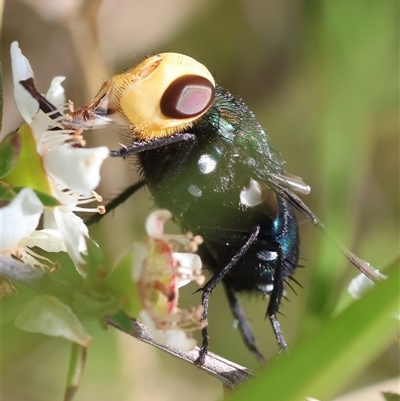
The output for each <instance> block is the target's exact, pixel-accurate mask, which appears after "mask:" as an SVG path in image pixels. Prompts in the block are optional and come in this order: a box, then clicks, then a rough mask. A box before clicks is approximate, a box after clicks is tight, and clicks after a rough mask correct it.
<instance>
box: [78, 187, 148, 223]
mask: <svg viewBox="0 0 400 401" xmlns="http://www.w3.org/2000/svg"><path fill="white" fill-rule="evenodd" d="M144 185H146V181H144V180H141V181H138V182H135V183H134V184H133V185H131V186H130V187H128V188H126V189H125V190H124V191H123V192H122V193H120V194H119V195H118V196H117V197H116V198H114V199H113V200H112V201H111V202H110V203H109V204H108V205H107V206H106V212H105V213H103V214H100V213H95V214H94V215H92V216H91V217H89V219H87V220H86V222H85V224H86V225H87V226H90V225H92V224H95V223H98V222H99V221H100V220H101V219H102V218H103V217H104V216H105V215H106V214H108V213H110V212H111V211H112V210H114V209H116V208H117V207H118V206H119V205H120V204H121V203H124V202H125V201H126V200H127V199H128V198H129V197H131V196H132V195H133V194H134V193H135V192H137V191H138V190H139V189H140V188H142V187H143V186H144Z"/></svg>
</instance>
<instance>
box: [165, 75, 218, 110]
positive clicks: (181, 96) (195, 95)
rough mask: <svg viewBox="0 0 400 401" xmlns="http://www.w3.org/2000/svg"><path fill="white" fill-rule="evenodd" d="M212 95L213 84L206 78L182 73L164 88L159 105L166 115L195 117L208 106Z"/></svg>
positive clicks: (213, 91)
mask: <svg viewBox="0 0 400 401" xmlns="http://www.w3.org/2000/svg"><path fill="white" fill-rule="evenodd" d="M214 97H215V88H214V85H213V84H212V83H211V82H210V81H209V80H208V79H207V78H204V77H201V76H198V75H183V76H182V77H179V78H177V79H175V81H173V82H172V83H171V85H170V86H169V87H168V88H167V89H166V91H165V92H164V94H163V96H162V98H161V103H160V107H161V111H162V113H163V114H164V115H165V116H166V117H170V118H189V117H195V116H197V115H199V114H201V113H203V112H204V111H206V110H207V109H208V108H209V107H210V105H211V103H212V102H213V100H214Z"/></svg>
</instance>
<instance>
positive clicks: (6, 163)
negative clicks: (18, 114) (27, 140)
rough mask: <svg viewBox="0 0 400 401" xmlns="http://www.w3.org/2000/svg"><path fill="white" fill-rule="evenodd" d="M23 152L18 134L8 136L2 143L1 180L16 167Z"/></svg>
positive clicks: (0, 152)
mask: <svg viewBox="0 0 400 401" xmlns="http://www.w3.org/2000/svg"><path fill="white" fill-rule="evenodd" d="M20 152H21V137H20V135H19V134H18V132H12V133H10V134H8V135H7V136H6V137H5V138H4V139H3V141H2V142H1V143H0V155H1V157H0V178H2V177H4V176H6V175H7V174H9V173H10V172H11V170H12V169H13V168H14V167H15V165H16V164H17V161H18V157H19V154H20Z"/></svg>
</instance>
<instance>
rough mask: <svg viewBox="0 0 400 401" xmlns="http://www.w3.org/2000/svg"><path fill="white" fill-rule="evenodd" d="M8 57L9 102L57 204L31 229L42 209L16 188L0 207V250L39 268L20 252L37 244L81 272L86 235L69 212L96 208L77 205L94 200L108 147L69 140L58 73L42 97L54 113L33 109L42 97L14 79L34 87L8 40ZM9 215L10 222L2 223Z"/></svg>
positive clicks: (28, 68)
mask: <svg viewBox="0 0 400 401" xmlns="http://www.w3.org/2000/svg"><path fill="white" fill-rule="evenodd" d="M11 59H12V70H13V81H14V95H15V101H16V104H17V107H18V109H19V111H20V113H21V115H22V117H23V118H24V120H25V121H26V123H27V124H28V125H29V127H30V128H29V129H30V132H31V133H32V134H33V136H34V138H35V141H36V150H37V152H38V154H39V155H40V156H41V158H42V164H43V166H44V170H45V174H46V175H47V178H46V179H47V180H48V187H49V188H50V190H49V191H50V193H49V195H51V196H52V197H54V198H55V199H56V200H57V201H58V202H59V205H58V206H55V207H53V208H52V209H46V210H45V218H44V224H43V225H44V229H43V230H40V231H35V229H36V228H37V225H38V222H39V218H40V216H41V214H42V212H43V209H44V207H43V205H42V204H41V202H40V201H39V199H38V198H37V196H36V195H35V193H34V191H33V190H32V189H24V190H22V191H21V192H20V194H18V196H17V197H15V198H14V199H13V201H11V202H10V204H9V205H7V206H5V207H3V208H1V212H2V215H1V216H2V219H3V221H2V241H3V244H2V245H3V246H2V253H8V254H14V255H16V256H18V257H21V258H22V259H23V260H24V261H25V262H26V263H28V264H30V265H40V266H41V267H43V265H42V264H41V263H40V262H38V261H37V260H35V259H33V260H32V259H30V258H28V256H26V255H30V256H31V257H32V256H33V255H34V254H33V252H32V251H30V250H29V247H32V246H38V247H40V248H42V249H44V250H46V251H49V252H59V251H67V252H68V254H69V255H70V257H71V259H72V260H73V262H74V263H75V266H76V267H77V269H78V271H79V272H80V273H81V274H84V266H83V264H84V260H83V258H82V255H81V253H85V252H86V250H87V249H86V238H87V237H88V236H89V234H88V229H87V227H86V226H85V224H84V223H83V220H82V219H81V218H80V217H78V216H76V215H75V214H74V212H76V211H87V212H96V211H98V209H96V208H84V207H82V205H83V204H86V203H89V202H93V201H94V200H95V197H94V195H93V190H94V189H95V188H96V187H97V186H98V184H99V181H100V173H99V172H100V167H101V165H102V162H103V161H104V160H105V159H106V158H107V157H108V154H109V150H108V149H107V148H106V147H98V148H91V149H86V148H81V147H77V146H76V143H75V142H74V133H75V132H74V131H73V130H71V129H65V128H64V127H63V119H62V117H61V118H60V117H59V116H60V115H61V116H62V115H63V113H62V109H63V108H64V105H65V94H64V89H63V87H62V86H61V83H62V81H63V80H64V78H63V77H56V78H54V79H53V81H52V83H51V86H50V89H49V90H48V92H47V100H46V101H48V102H49V104H50V105H52V108H54V111H53V112H50V113H49V115H46V114H45V113H43V111H41V110H40V108H39V106H40V104H39V100H38V99H41V100H43V97H41V98H40V96H41V95H40V94H39V93H38V94H37V96H36V98H35V95H34V94H32V93H30V92H28V91H27V90H26V89H25V88H24V87H23V86H22V85H21V84H20V81H26V80H28V82H30V83H31V84H32V85H34V81H33V71H32V68H31V66H30V64H29V61H28V60H27V59H26V58H25V57H24V56H23V54H22V53H21V50H20V49H19V47H18V43H17V42H13V43H12V44H11ZM33 88H34V86H33ZM34 89H35V88H34ZM35 90H36V89H35ZM54 113H57V114H58V118H55V117H57V115H56V116H55V115H53V116H52V114H54ZM26 168H29V166H26ZM10 184H12V183H10ZM20 195H21V197H19V196H20ZM18 205H19V206H18ZM31 209H34V210H35V213H32V214H33V215H34V216H31V217H32V219H31V220H29V219H27V218H26V213H27V210H31ZM11 213H12V214H13V217H12V218H13V219H14V223H13V224H11V223H10V222H6V221H8V220H6V219H10V215H11ZM33 217H35V220H33ZM16 231H18V233H16ZM16 238H17V239H18V241H16ZM16 247H18V252H17V251H16V249H17V248H16ZM35 257H37V255H35Z"/></svg>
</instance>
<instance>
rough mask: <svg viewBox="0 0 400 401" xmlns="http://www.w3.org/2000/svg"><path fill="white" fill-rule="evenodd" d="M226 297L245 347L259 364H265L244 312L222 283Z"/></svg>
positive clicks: (231, 291) (227, 287) (228, 288)
mask: <svg viewBox="0 0 400 401" xmlns="http://www.w3.org/2000/svg"><path fill="white" fill-rule="evenodd" d="M224 286H225V292H226V296H227V298H228V302H229V306H230V307H231V311H232V314H233V316H234V318H235V319H237V321H238V323H239V331H240V334H241V336H242V338H243V342H244V343H245V345H246V347H247V348H248V349H249V350H250V351H251V352H252V354H253V355H254V357H255V358H256V359H257V361H259V362H265V358H264V356H263V355H262V353H261V352H260V351H259V349H258V348H257V342H256V339H255V338H254V335H253V332H252V330H251V327H250V324H249V322H248V320H247V318H246V315H245V313H244V310H243V308H242V306H241V305H240V303H239V301H238V299H237V298H236V296H235V293H234V292H233V290H232V289H231V288H230V287H229V286H228V285H227V284H226V283H225V282H224Z"/></svg>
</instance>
